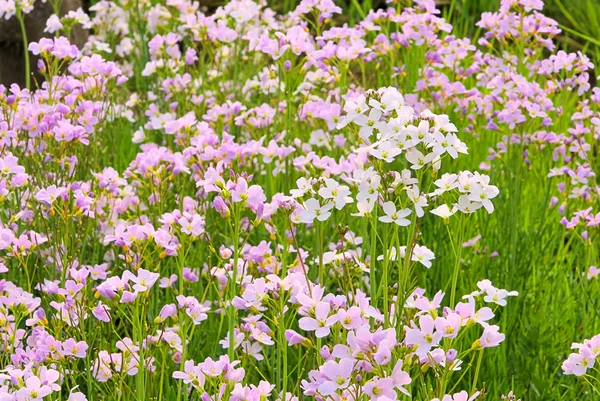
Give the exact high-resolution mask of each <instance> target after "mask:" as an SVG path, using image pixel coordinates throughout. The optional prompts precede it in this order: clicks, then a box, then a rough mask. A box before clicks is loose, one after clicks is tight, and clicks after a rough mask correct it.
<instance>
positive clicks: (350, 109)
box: [337, 95, 369, 129]
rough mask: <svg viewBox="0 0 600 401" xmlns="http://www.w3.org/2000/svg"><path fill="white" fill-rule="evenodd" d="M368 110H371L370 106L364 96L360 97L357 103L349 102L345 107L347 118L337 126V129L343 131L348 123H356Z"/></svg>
mask: <svg viewBox="0 0 600 401" xmlns="http://www.w3.org/2000/svg"><path fill="white" fill-rule="evenodd" d="M367 110H369V106H368V105H367V99H366V98H365V96H364V95H360V96H359V97H358V98H357V99H356V101H352V100H349V101H347V102H346V104H345V105H344V111H345V112H346V117H344V119H343V120H342V121H340V123H339V124H338V125H337V129H342V128H344V127H345V126H346V125H348V123H350V122H352V121H354V120H355V119H356V118H357V117H358V116H362V115H363V114H364V113H365V112H366V111H367Z"/></svg>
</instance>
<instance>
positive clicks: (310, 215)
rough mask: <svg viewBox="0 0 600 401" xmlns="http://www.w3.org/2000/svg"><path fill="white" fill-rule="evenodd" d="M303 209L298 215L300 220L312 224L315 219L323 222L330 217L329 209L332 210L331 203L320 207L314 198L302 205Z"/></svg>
mask: <svg viewBox="0 0 600 401" xmlns="http://www.w3.org/2000/svg"><path fill="white" fill-rule="evenodd" d="M304 209H305V210H303V211H302V212H301V213H300V218H301V219H302V222H304V223H312V222H313V221H314V219H315V218H316V219H317V220H319V221H325V220H327V219H328V218H329V216H331V209H333V203H332V202H327V203H326V204H324V205H321V204H320V203H319V201H318V200H316V199H315V198H310V199H309V200H307V201H306V202H305V203H304Z"/></svg>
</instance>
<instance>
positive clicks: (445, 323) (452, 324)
mask: <svg viewBox="0 0 600 401" xmlns="http://www.w3.org/2000/svg"><path fill="white" fill-rule="evenodd" d="M461 321H462V319H461V317H460V315H459V314H457V313H454V312H451V313H449V314H448V315H447V316H446V317H438V318H437V319H435V328H436V329H437V330H438V331H439V332H440V333H442V337H445V338H454V337H456V335H457V334H458V330H459V329H460V325H461Z"/></svg>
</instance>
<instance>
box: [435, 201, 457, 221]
mask: <svg viewBox="0 0 600 401" xmlns="http://www.w3.org/2000/svg"><path fill="white" fill-rule="evenodd" d="M431 213H432V214H435V215H436V216H439V217H441V218H443V219H448V218H450V216H452V215H453V214H454V211H453V210H450V208H449V207H448V205H445V204H444V205H441V206H438V207H436V208H435V209H433V210H432V211H431Z"/></svg>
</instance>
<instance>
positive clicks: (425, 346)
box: [405, 315, 442, 357]
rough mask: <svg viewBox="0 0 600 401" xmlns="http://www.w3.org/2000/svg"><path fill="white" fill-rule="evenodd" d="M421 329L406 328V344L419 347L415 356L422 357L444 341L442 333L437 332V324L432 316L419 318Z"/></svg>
mask: <svg viewBox="0 0 600 401" xmlns="http://www.w3.org/2000/svg"><path fill="white" fill-rule="evenodd" d="M419 326H421V329H417V328H410V327H406V339H405V342H406V344H407V345H408V346H414V345H416V346H417V350H416V351H415V354H417V356H419V357H421V356H424V355H426V354H427V353H428V352H429V351H430V350H431V348H433V347H434V346H436V345H437V344H439V342H440V340H441V339H442V332H440V331H439V330H438V331H435V332H434V330H435V322H434V320H433V318H432V317H431V316H430V315H423V316H421V317H420V318H419Z"/></svg>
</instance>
